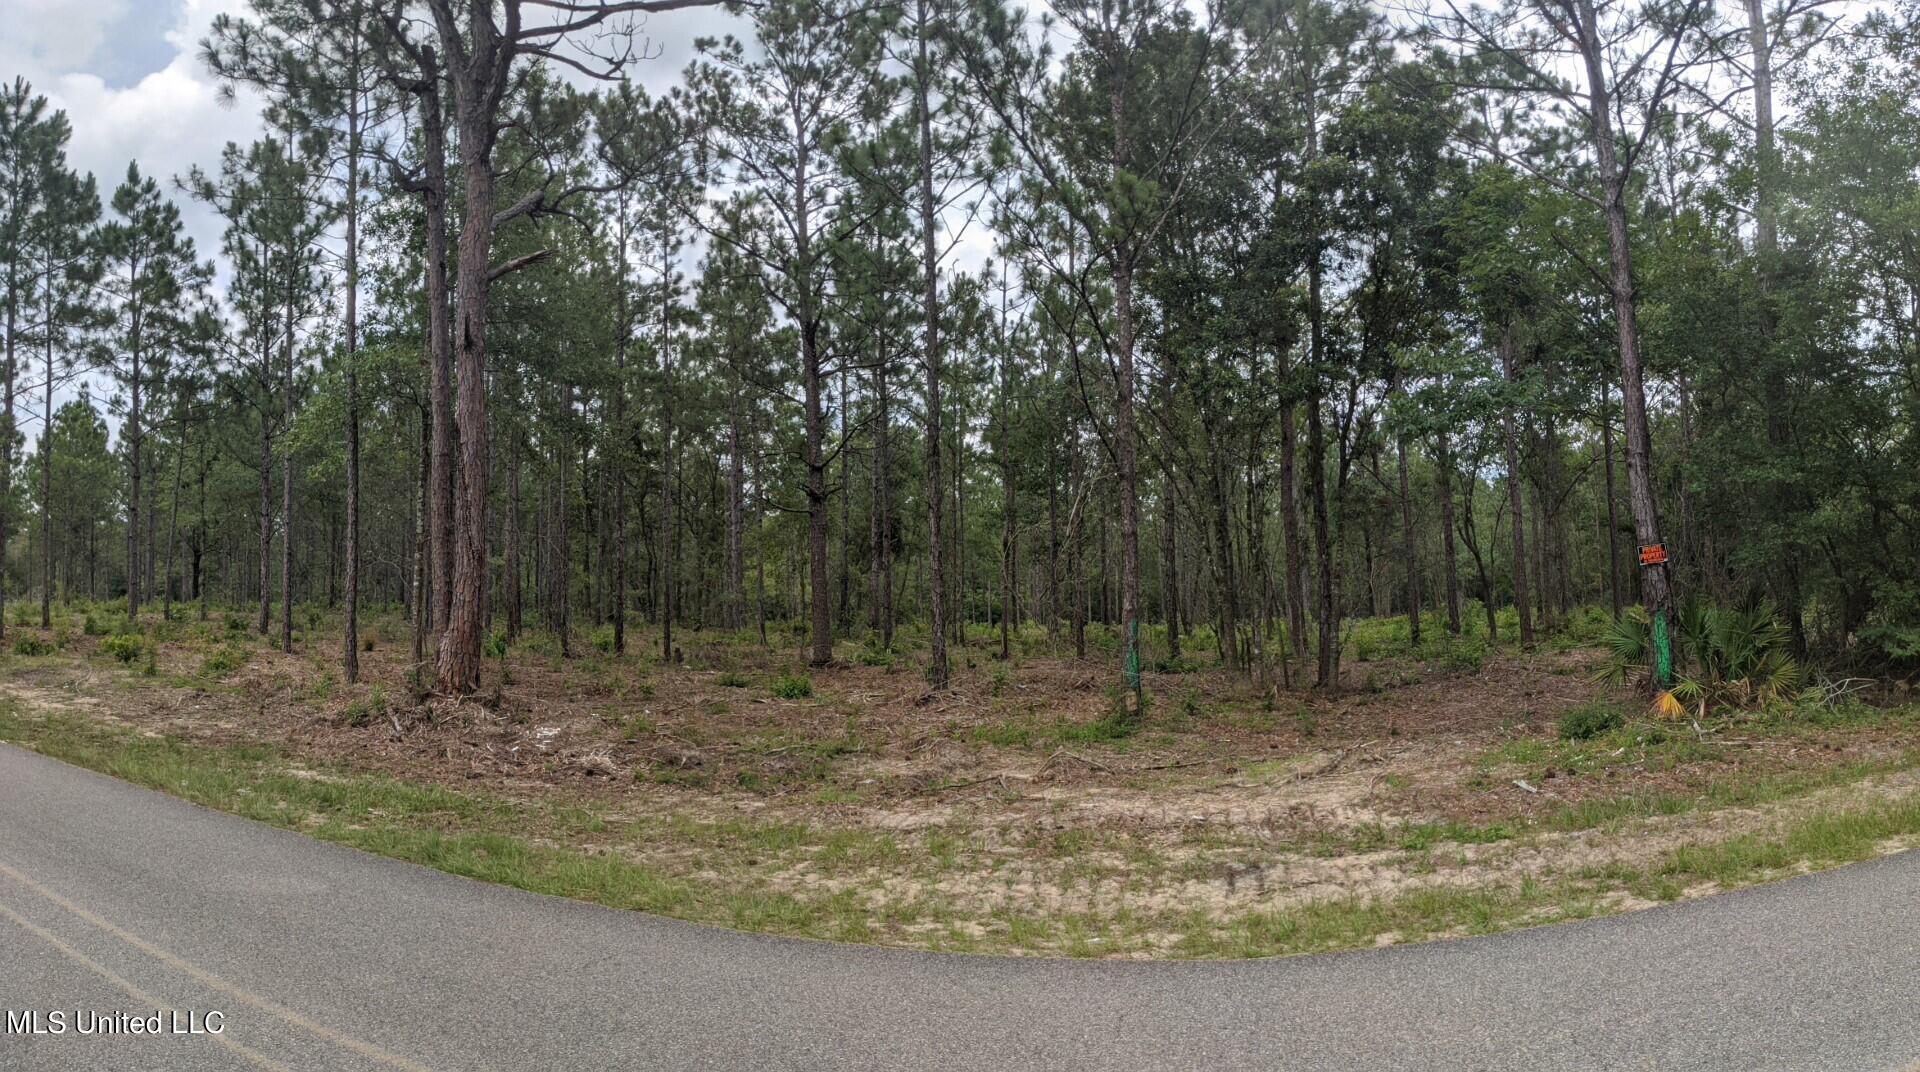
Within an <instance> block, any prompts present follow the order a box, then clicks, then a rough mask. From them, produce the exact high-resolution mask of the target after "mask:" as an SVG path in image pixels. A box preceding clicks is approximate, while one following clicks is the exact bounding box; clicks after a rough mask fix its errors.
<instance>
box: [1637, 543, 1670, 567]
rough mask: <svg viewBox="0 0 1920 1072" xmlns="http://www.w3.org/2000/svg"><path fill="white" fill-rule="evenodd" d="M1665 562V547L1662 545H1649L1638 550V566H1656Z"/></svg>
mask: <svg viewBox="0 0 1920 1072" xmlns="http://www.w3.org/2000/svg"><path fill="white" fill-rule="evenodd" d="M1666 560H1667V545H1666V544H1664V543H1650V544H1646V545H1644V546H1642V547H1641V548H1640V564H1641V565H1642V566H1658V565H1660V564H1661V563H1663V562H1665V561H1666Z"/></svg>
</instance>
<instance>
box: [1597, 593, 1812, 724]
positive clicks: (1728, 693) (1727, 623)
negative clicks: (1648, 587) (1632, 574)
mask: <svg viewBox="0 0 1920 1072" xmlns="http://www.w3.org/2000/svg"><path fill="white" fill-rule="evenodd" d="M1603 643H1604V645H1605V647H1606V649H1607V653H1608V659H1607V661H1606V663H1605V664H1604V665H1602V667H1601V668H1600V670H1599V671H1598V673H1596V675H1595V677H1596V678H1597V679H1599V680H1602V681H1609V682H1616V683H1618V682H1625V681H1629V680H1645V679H1646V678H1647V677H1648V676H1649V675H1650V674H1651V665H1652V659H1653V623H1652V620H1651V619H1650V618H1649V617H1648V615H1647V612H1646V611H1645V610H1644V609H1643V608H1640V607H1634V608H1631V609H1629V610H1628V611H1627V612H1625V613H1623V614H1622V615H1621V616H1620V617H1619V618H1617V619H1615V620H1614V622H1613V623H1612V624H1611V625H1610V626H1609V627H1608V629H1607V631H1606V634H1605V636H1604V637H1603ZM1671 643H1672V645H1673V659H1674V668H1675V677H1676V681H1675V683H1674V685H1673V688H1672V689H1670V690H1669V691H1668V693H1666V694H1665V695H1664V696H1663V697H1662V701H1661V709H1662V712H1663V713H1665V714H1669V715H1673V714H1677V713H1679V711H1678V708H1691V709H1692V710H1694V711H1695V712H1697V713H1699V714H1705V713H1707V712H1709V711H1711V710H1714V709H1717V708H1722V707H1734V708H1746V707H1756V706H1765V705H1767V704H1771V703H1777V702H1780V701H1783V700H1787V699H1791V698H1792V697H1794V696H1796V695H1798V694H1799V692H1800V690H1801V689H1802V688H1804V687H1805V685H1806V682H1807V674H1806V668H1805V667H1804V666H1802V665H1801V663H1800V662H1799V661H1797V660H1796V659H1794V657H1793V655H1792V653H1791V650H1790V647H1789V644H1790V637H1789V635H1788V632H1787V628H1786V626H1785V624H1783V623H1782V622H1781V621H1780V619H1779V617H1778V616H1777V615H1775V614H1774V612H1773V611H1772V609H1770V608H1765V607H1762V608H1757V609H1754V610H1737V609H1731V608H1722V607H1713V606H1709V605H1707V604H1705V603H1702V602H1699V601H1689V602H1688V603H1686V604H1685V605H1684V606H1682V607H1681V609H1680V612H1679V614H1677V615H1675V621H1674V627H1673V631H1672V641H1671ZM1683 668H1684V669H1683Z"/></svg>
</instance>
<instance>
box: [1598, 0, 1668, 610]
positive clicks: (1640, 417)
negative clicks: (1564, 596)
mask: <svg viewBox="0 0 1920 1072" xmlns="http://www.w3.org/2000/svg"><path fill="white" fill-rule="evenodd" d="M1575 3H1576V5H1577V7H1576V10H1577V11H1578V13H1579V16H1580V22H1579V34H1580V51H1581V53H1582V57H1581V58H1582V60H1583V61H1584V64H1585V67H1586V74H1587V97H1588V115H1587V118H1588V121H1589V123H1590V124H1591V132H1592V136H1593V149H1594V165H1595V171H1596V172H1597V175H1598V178H1599V180H1600V188H1601V191H1602V201H1603V207H1604V210H1605V215H1606V224H1607V255H1608V274H1607V282H1608V290H1609V291H1610V296H1611V298H1612V300H1613V319H1614V327H1615V330H1616V332H1617V333H1618V336H1619V344H1620V395H1621V402H1622V404H1621V413H1622V417H1623V421H1622V423H1623V425H1624V431H1625V438H1626V447H1627V502H1628V505H1629V506H1630V507H1631V509H1632V511H1633V528H1634V535H1635V537H1636V538H1637V540H1638V542H1639V544H1640V546H1642V547H1648V546H1652V545H1656V544H1660V543H1661V542H1662V540H1661V537H1660V508H1659V503H1658V502H1657V501H1656V500H1655V498H1654V487H1653V435H1652V430H1651V428H1650V427H1649V426H1648V423H1647V391H1646V381H1645V376H1646V373H1645V369H1644V366H1643V364H1642V361H1641V356H1640V325H1639V321H1638V313H1637V304H1638V299H1637V296H1636V293H1635V285H1634V280H1633V245H1632V236H1631V233H1630V232H1629V231H1628V229H1627V204H1626V195H1627V190H1626V187H1627V180H1626V176H1625V175H1624V174H1623V173H1622V171H1621V167H1620V162H1619V158H1618V155H1617V152H1616V146H1615V135H1614V128H1613V107H1614V101H1613V92H1612V88H1611V87H1610V86H1609V84H1608V82H1607V74H1606V66H1605V63H1606V61H1605V55H1604V51H1603V46H1602V44H1601V41H1600V35H1599V26H1598V19H1597V16H1596V15H1595V13H1594V4H1593V0H1575ZM1670 570H1671V566H1670V564H1667V563H1661V564H1659V565H1654V566H1646V567H1642V569H1641V596H1642V598H1643V600H1644V601H1645V603H1646V608H1647V613H1648V614H1649V615H1651V616H1654V617H1655V618H1656V619H1657V618H1659V617H1661V616H1670V615H1671V614H1672V612H1673V604H1674V599H1673V588H1672V574H1671V573H1670Z"/></svg>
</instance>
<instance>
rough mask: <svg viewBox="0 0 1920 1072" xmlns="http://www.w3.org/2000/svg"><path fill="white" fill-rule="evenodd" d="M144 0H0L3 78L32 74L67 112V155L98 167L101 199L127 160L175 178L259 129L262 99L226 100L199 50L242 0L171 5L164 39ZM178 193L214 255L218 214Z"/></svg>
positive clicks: (204, 247)
mask: <svg viewBox="0 0 1920 1072" xmlns="http://www.w3.org/2000/svg"><path fill="white" fill-rule="evenodd" d="M139 2H140V3H142V4H143V5H145V6H144V7H143V8H142V9H140V10H138V11H135V10H133V9H131V8H129V6H128V2H127V0H0V24H4V25H5V26H6V27H7V33H6V37H5V41H4V44H0V77H6V78H7V79H8V80H9V81H11V79H12V77H13V76H14V75H19V76H22V77H25V78H26V79H27V80H28V81H29V82H31V83H33V86H34V89H35V90H36V91H37V92H40V93H42V94H45V95H46V97H47V99H48V100H49V101H50V102H51V103H52V105H53V106H54V107H56V108H59V109H62V110H64V111H65V112H66V113H67V118H68V119H69V120H70V121H71V122H72V124H73V140H72V142H71V143H69V145H68V149H67V156H68V161H69V163H70V165H71V166H72V167H74V168H75V169H76V170H80V171H91V172H92V173H93V174H94V176H95V177H96V178H97V179H98V180H99V182H100V187H101V196H102V197H103V198H106V197H110V196H112V191H113V188H114V187H115V186H117V185H119V183H120V181H121V179H123V178H124V177H125V176H126V171H127V164H128V163H129V162H130V161H138V163H139V165H140V170H141V171H142V172H143V173H144V174H147V175H151V176H153V177H154V178H155V179H157V180H158V181H159V182H161V183H162V185H168V186H170V185H171V183H172V180H173V178H174V177H175V176H183V175H185V174H186V173H187V171H188V170H189V169H190V168H191V167H192V166H193V165H194V164H203V165H204V164H210V163H212V162H214V161H217V160H218V159H219V156H220V149H221V147H222V146H224V145H225V144H226V143H227V142H228V141H239V142H246V141H248V140H250V139H251V138H253V137H254V136H256V135H257V134H258V132H259V130H260V119H259V109H258V107H257V103H256V102H255V101H253V100H251V99H248V98H246V97H242V99H240V100H239V101H238V102H236V103H235V104H233V105H231V106H228V105H223V104H221V103H220V97H219V87H218V85H217V83H216V82H215V81H214V79H213V77H212V75H211V74H209V73H208V72H207V70H206V68H205V67H204V66H202V65H201V63H200V60H199V56H198V52H199V42H200V40H201V39H202V38H204V37H205V36H206V35H207V32H208V30H209V28H210V27H211V26H212V23H213V18H214V16H215V15H216V14H219V13H221V12H229V13H239V12H242V11H244V9H245V3H244V0H187V2H186V3H184V4H180V5H178V6H176V7H174V8H173V11H172V20H171V26H170V27H169V28H168V29H167V30H166V31H165V32H164V33H163V34H162V35H161V38H162V40H161V41H160V42H156V41H154V40H153V39H152V38H151V37H150V36H147V35H150V34H151V33H152V29H151V25H152V24H153V23H154V22H155V21H156V19H155V15H156V12H155V11H154V4H153V0H139ZM161 14H164V13H161ZM121 30H125V31H126V33H125V34H122V33H120V32H118V31H121ZM155 60H158V61H159V63H160V65H159V66H158V67H157V69H154V70H151V71H148V72H146V73H144V74H139V75H138V76H137V79H135V80H133V81H131V82H130V84H127V85H115V84H114V81H113V79H114V76H115V75H117V74H124V73H132V71H137V69H138V67H140V66H151V65H152V63H153V61H155ZM132 61H140V62H132ZM130 64H131V65H130ZM174 199H175V200H176V201H178V202H179V203H180V208H181V212H182V214H183V215H184V216H185V217H186V223H187V228H188V231H189V233H190V234H192V236H193V239H194V242H195V244H196V245H197V246H198V247H199V249H200V253H201V256H202V257H208V256H211V255H213V254H214V253H215V252H216V251H217V250H218V249H219V242H220V224H219V221H218V220H217V218H215V216H214V215H213V213H212V212H211V211H209V210H208V209H207V208H206V207H205V206H201V205H195V204H191V203H189V199H188V198H186V197H185V196H184V195H180V194H175V196H174Z"/></svg>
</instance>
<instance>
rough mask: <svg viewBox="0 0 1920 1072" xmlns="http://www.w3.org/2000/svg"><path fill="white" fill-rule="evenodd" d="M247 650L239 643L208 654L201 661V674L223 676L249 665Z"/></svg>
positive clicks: (213, 676)
mask: <svg viewBox="0 0 1920 1072" xmlns="http://www.w3.org/2000/svg"><path fill="white" fill-rule="evenodd" d="M247 658H248V656H247V651H246V649H245V648H241V647H239V646H237V645H233V644H229V645H227V646H226V647H223V648H221V649H219V650H218V651H215V652H214V653H213V654H211V655H209V656H207V657H206V658H205V659H204V660H202V661H201V663H200V676H201V677H209V678H223V677H226V676H227V675H228V674H231V673H233V672H234V671H236V670H238V669H240V668H241V667H243V666H245V665H247Z"/></svg>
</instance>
